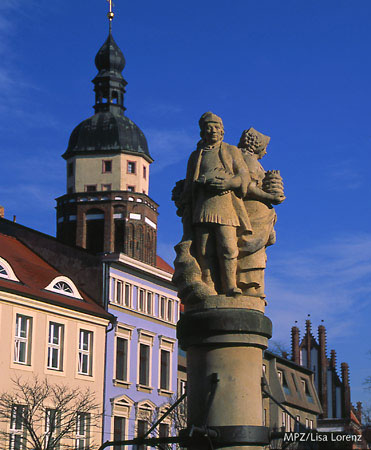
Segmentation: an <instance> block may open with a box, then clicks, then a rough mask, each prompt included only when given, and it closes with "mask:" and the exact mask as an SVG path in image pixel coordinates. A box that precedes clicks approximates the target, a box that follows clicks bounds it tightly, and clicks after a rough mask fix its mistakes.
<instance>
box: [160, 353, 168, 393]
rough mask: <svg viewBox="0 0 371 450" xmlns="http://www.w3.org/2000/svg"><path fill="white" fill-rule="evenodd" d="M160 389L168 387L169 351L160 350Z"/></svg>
mask: <svg viewBox="0 0 371 450" xmlns="http://www.w3.org/2000/svg"><path fill="white" fill-rule="evenodd" d="M160 354H161V356H160V389H164V390H165V391H168V390H169V389H170V352H169V351H167V350H161V351H160Z"/></svg>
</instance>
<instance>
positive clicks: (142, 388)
mask: <svg viewBox="0 0 371 450" xmlns="http://www.w3.org/2000/svg"><path fill="white" fill-rule="evenodd" d="M137 391H141V392H148V393H149V394H151V393H152V391H153V387H151V386H145V385H144V384H137Z"/></svg>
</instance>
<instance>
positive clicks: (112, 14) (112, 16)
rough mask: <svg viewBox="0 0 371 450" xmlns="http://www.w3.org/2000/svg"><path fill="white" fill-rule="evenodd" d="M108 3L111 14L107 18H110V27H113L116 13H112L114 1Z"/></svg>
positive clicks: (110, 0) (109, 0) (108, 0)
mask: <svg viewBox="0 0 371 450" xmlns="http://www.w3.org/2000/svg"><path fill="white" fill-rule="evenodd" d="M107 2H108V3H109V12H108V14H107V17H108V20H109V21H110V25H111V22H112V19H113V18H114V16H115V14H114V12H113V11H112V7H113V1H112V0H107Z"/></svg>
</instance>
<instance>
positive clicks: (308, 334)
mask: <svg viewBox="0 0 371 450" xmlns="http://www.w3.org/2000/svg"><path fill="white" fill-rule="evenodd" d="M311 326H312V325H311V323H310V320H309V319H308V320H306V321H305V327H306V336H305V337H306V348H307V367H308V369H311V368H312V363H311V355H312V351H311V345H310V344H311V341H312V339H311V337H312V333H311Z"/></svg>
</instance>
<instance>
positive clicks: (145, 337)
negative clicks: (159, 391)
mask: <svg viewBox="0 0 371 450" xmlns="http://www.w3.org/2000/svg"><path fill="white" fill-rule="evenodd" d="M137 331H138V347H137V390H145V391H146V392H152V389H153V387H152V353H153V351H152V350H153V344H154V338H155V336H156V333H152V332H151V331H147V330H143V329H141V328H138V329H137ZM141 344H143V345H147V346H148V347H149V355H148V358H149V369H148V370H149V376H148V385H143V384H140V382H139V376H140V371H139V369H140V345H141Z"/></svg>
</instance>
